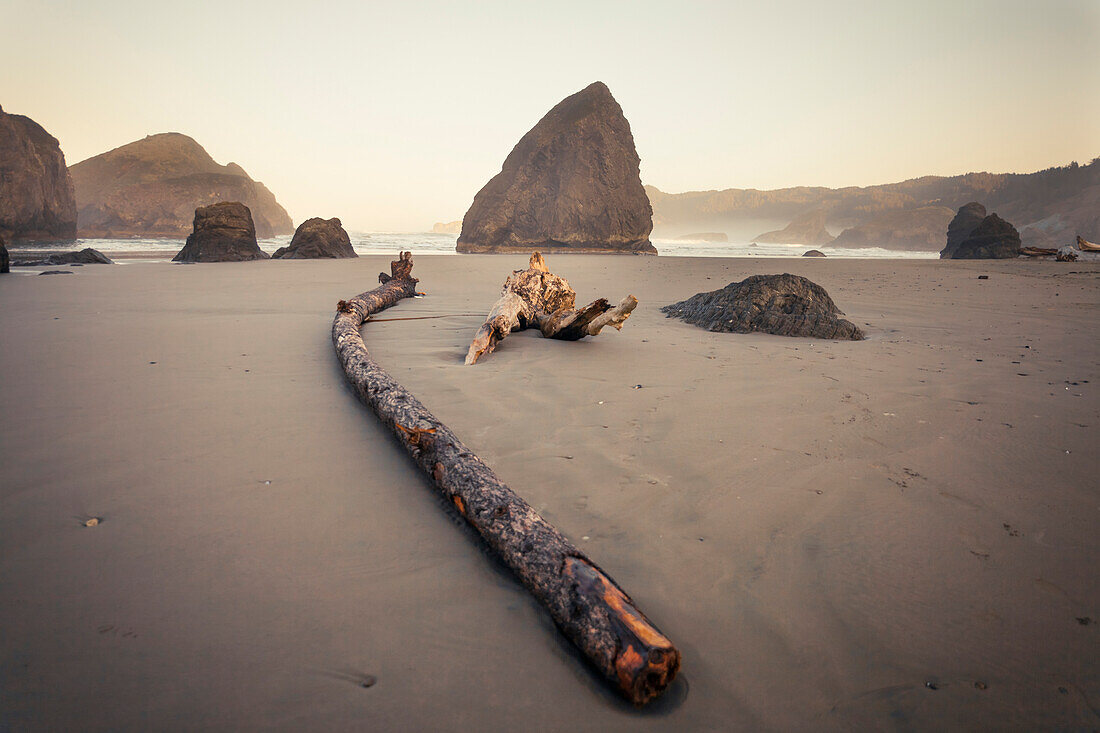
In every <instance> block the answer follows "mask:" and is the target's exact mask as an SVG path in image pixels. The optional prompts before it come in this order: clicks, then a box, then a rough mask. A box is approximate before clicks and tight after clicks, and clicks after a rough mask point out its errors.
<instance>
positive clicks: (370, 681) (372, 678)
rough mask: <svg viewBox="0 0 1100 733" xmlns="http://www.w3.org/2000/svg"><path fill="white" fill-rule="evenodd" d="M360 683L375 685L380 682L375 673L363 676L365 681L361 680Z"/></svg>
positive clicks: (364, 685) (366, 685)
mask: <svg viewBox="0 0 1100 733" xmlns="http://www.w3.org/2000/svg"><path fill="white" fill-rule="evenodd" d="M360 684H361V685H362V686H363V687H374V686H375V685H376V684H378V678H377V677H375V676H374V675H373V674H368V675H366V676H365V677H363V681H362V682H360Z"/></svg>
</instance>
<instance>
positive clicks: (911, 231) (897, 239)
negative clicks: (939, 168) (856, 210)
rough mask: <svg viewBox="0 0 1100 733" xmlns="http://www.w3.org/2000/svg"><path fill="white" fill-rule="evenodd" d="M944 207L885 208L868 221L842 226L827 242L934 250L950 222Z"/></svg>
mask: <svg viewBox="0 0 1100 733" xmlns="http://www.w3.org/2000/svg"><path fill="white" fill-rule="evenodd" d="M951 216H952V211H951V209H949V208H947V207H946V206H919V207H917V208H915V209H900V210H896V211H885V212H883V213H881V214H878V215H877V216H875V217H873V218H871V219H870V220H869V221H867V222H865V223H863V224H860V225H858V226H854V227H852V228H850V229H845V230H844V231H843V232H841V233H840V234H839V235H838V236H837V238H836V239H834V240H833V241H832V242H831V246H833V247H882V248H883V249H892V250H937V249H939V248H940V246H942V244H943V232H944V229H945V228H946V227H947V223H948V222H949V221H951Z"/></svg>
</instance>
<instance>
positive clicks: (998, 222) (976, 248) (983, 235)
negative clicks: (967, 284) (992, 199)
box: [951, 214, 1020, 260]
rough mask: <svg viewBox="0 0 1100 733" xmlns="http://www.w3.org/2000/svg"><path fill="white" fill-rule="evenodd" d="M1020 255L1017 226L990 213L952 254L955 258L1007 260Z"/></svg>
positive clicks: (952, 257)
mask: <svg viewBox="0 0 1100 733" xmlns="http://www.w3.org/2000/svg"><path fill="white" fill-rule="evenodd" d="M1019 256H1020V233H1019V232H1017V231H1016V227H1014V226H1012V225H1011V224H1009V223H1008V222H1007V221H1005V220H1004V219H1002V218H1001V217H999V216H997V215H996V214H990V215H989V216H987V217H985V218H984V219H982V221H981V223H980V224H978V226H976V227H974V229H972V230H971V232H970V235H969V236H967V238H966V239H964V240H963V241H962V242H959V246H958V247H957V248H956V249H955V251H954V252H953V253H952V254H951V259H953V260H990V259H992V260H1005V259H1011V258H1013V257H1019Z"/></svg>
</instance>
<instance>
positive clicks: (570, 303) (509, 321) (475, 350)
mask: <svg viewBox="0 0 1100 733" xmlns="http://www.w3.org/2000/svg"><path fill="white" fill-rule="evenodd" d="M576 298H577V294H576V292H574V290H573V288H572V287H570V285H569V282H568V281H566V280H565V279H564V278H561V277H558V276H557V275H555V274H553V273H552V272H550V268H549V267H547V266H546V260H544V259H543V258H542V255H541V254H539V253H538V252H534V253H533V254H532V255H531V263H530V266H529V267H528V268H527V269H526V270H516V271H515V272H513V273H512V274H511V275H509V276H508V279H507V280H505V281H504V289H503V291H502V293H501V296H500V299H499V300H498V301H497V302H496V303H494V304H493V307H492V308H491V309H490V310H489V315H488V316H486V317H485V323H483V324H481V327H480V328H478V330H477V333H476V334H474V340H473V341H472V342H471V343H470V349H469V351H467V352H466V364H467V365H470V364H476V363H477V360H478V359H480V358H481V355H482V354H487V353H491V352H492V351H493V350H494V349H496V347H497V344H498V343H500V342H501V340H503V339H504V338H505V337H506V336H507V335H508V334H510V333H512V332H513V331H522V330H523V329H525V328H532V327H535V326H537V327H538V328H539V330H540V331H541V332H542V335H543V336H545V337H546V338H552V339H561V340H563V341H576V340H578V339H582V338H584V337H585V336H596V335H598V334H599V333H600V330H601V329H602V328H603V327H604V326H612V327H613V328H615V329H617V330H622V327H623V321H625V320H626V319H627V318H629V317H630V312H631V311H633V310H634V308H635V307H637V305H638V299H637V298H635V297H634V296H633V295H628V296H626V297H625V298H623V300H622V301H621V302H620V303H619V305H617V306H615V307H614V308H612V307H611V304H610V303H608V302H607V300H605V299H604V298H600V299H599V300H594V301H592V302H591V303H589V304H588V305H586V306H584V307H583V308H581V309H579V310H577V309H575V308H574V304H575V303H576Z"/></svg>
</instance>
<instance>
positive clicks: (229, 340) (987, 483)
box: [0, 255, 1100, 731]
mask: <svg viewBox="0 0 1100 733" xmlns="http://www.w3.org/2000/svg"><path fill="white" fill-rule="evenodd" d="M389 259H390V258H388V257H375V256H367V257H361V258H359V259H358V260H355V261H295V262H249V263H228V264H209V265H206V264H200V265H193V266H189V267H182V266H169V265H166V264H163V263H149V262H141V263H135V264H131V265H127V266H121V267H100V268H93V267H85V268H80V269H79V270H78V271H77V272H76V274H75V275H73V276H67V277H65V278H60V277H29V276H20V275H12V276H4V277H3V278H0V338H2V348H0V374H2V375H3V380H2V382H0V629H2V631H0V711H3V713H2V714H3V718H0V728H11V729H15V730H21V729H24V728H26V729H45V728H48V727H56V728H62V729H65V728H68V729H71V728H78V727H79V728H81V729H89V730H102V729H119V728H122V729H150V728H152V729H158V730H174V729H195V728H200V727H208V728H216V729H231V728H273V729H281V730H347V729H373V730H386V729H390V730H395V729H400V730H427V729H431V730H500V729H503V730H515V729H524V728H526V729H549V730H600V731H603V730H638V729H660V730H665V729H676V730H693V729H734V730H738V729H740V730H747V729H761V728H767V729H788V730H790V729H853V728H858V729H864V728H873V729H883V728H886V729H897V728H901V729H908V728H916V729H940V728H946V727H952V728H970V729H973V728H1013V729H1029V728H1037V727H1045V728H1051V727H1057V728H1071V729H1074V728H1083V729H1089V728H1094V727H1096V726H1098V725H1100V627H1098V621H1100V574H1098V573H1097V570H1096V568H1097V567H1098V566H1100V539H1098V538H1100V533H1098V532H1097V518H1098V514H1097V512H1098V507H1100V496H1098V491H1100V490H1098V483H1097V479H1096V477H1097V476H1098V475H1100V459H1098V458H1097V455H1098V454H1097V447H1096V446H1097V426H1098V425H1100V398H1098V396H1097V395H1098V392H1097V386H1098V385H1100V340H1098V338H1097V325H1096V324H1097V319H1098V317H1100V266H1097V265H1095V264H1087V263H1086V264H1082V263H1068V264H1067V263H1053V262H1019V261H1004V262H977V261H975V262H953V261H942V262H941V261H853V260H801V259H799V260H786V261H777V260H763V261H762V260H735V259H690V258H683V259H674V258H660V257H656V258H654V257H646V258H624V257H614V256H607V257H603V256H557V257H551V258H550V266H551V268H552V269H553V270H554V272H556V273H559V274H561V275H562V276H564V277H566V278H567V279H569V280H570V282H571V283H572V284H573V286H574V287H575V288H576V290H577V292H578V299H579V300H582V301H587V300H590V299H592V298H595V297H598V296H606V297H609V298H611V299H612V300H613V301H617V300H618V299H619V298H620V297H621V296H623V295H625V294H626V293H628V292H629V293H633V294H635V295H636V296H637V297H638V298H639V300H640V301H641V305H640V306H639V307H638V309H637V310H636V311H635V313H634V315H633V316H632V317H631V319H630V320H629V321H628V323H627V324H626V326H625V327H624V329H623V331H622V332H621V333H614V332H610V333H605V334H604V335H601V336H600V337H599V338H598V339H587V340H585V341H581V342H575V343H565V342H558V341H548V340H544V339H542V338H541V337H539V336H538V335H537V334H536V333H534V332H530V331H528V332H524V333H520V334H516V335H513V336H512V337H510V338H509V339H508V340H507V341H506V342H504V343H503V344H502V345H501V347H500V349H499V350H498V351H497V352H495V353H494V354H493V355H492V356H491V357H489V358H486V359H485V360H483V361H482V362H481V363H479V364H478V365H477V366H473V367H465V366H463V364H462V360H463V357H464V355H465V351H466V347H467V346H468V344H469V341H470V338H471V337H472V335H473V332H474V330H476V328H477V326H478V324H480V322H481V321H482V319H483V316H484V313H485V311H486V309H487V308H488V306H489V305H490V304H491V303H492V302H493V301H494V300H495V298H496V296H497V294H498V293H499V288H500V283H501V282H502V281H503V279H504V277H505V275H506V274H507V273H508V272H509V271H510V270H511V269H513V268H519V267H522V266H524V265H525V262H526V258H525V257H523V256H521V255H515V256H512V255H499V256H496V255H486V256H480V257H417V258H416V266H415V269H414V274H415V275H416V276H417V277H419V278H420V281H421V287H422V289H423V290H425V291H426V292H427V293H428V296H427V297H425V298H422V299H417V300H407V301H403V302H402V303H401V304H400V305H399V306H397V307H396V308H395V309H393V310H391V311H388V312H387V314H384V315H383V316H381V317H383V318H385V317H399V316H419V315H446V316H448V317H446V318H439V319H430V320H413V321H391V322H379V323H372V324H369V325H368V326H367V327H366V331H365V340H366V343H367V346H368V348H370V349H371V351H372V354H373V355H374V356H375V357H376V358H377V360H378V361H379V362H380V363H381V364H383V365H384V366H385V367H387V369H389V371H390V372H391V373H392V374H393V375H394V376H395V377H396V378H397V379H398V380H399V381H401V382H402V383H403V384H404V385H405V386H407V387H408V388H409V389H410V390H411V391H412V392H414V393H415V394H416V395H417V396H418V397H419V398H420V399H421V401H422V402H424V404H425V405H426V406H428V407H429V408H430V409H431V410H433V412H435V414H436V415H437V416H438V417H439V418H440V419H442V420H443V421H445V422H446V423H447V424H448V425H450V427H451V428H452V429H454V431H455V432H456V433H457V434H458V435H459V436H460V437H461V438H462V439H463V441H464V442H465V443H466V444H467V445H468V446H470V447H471V448H472V449H473V450H476V451H478V453H479V455H480V456H481V457H482V458H483V459H485V460H486V461H487V462H488V463H489V464H490V465H492V466H493V468H494V470H495V471H496V472H497V473H498V474H499V475H500V476H501V478H502V479H504V480H505V481H506V482H508V483H509V484H510V485H511V486H512V488H514V489H515V490H516V491H517V492H519V493H520V494H521V495H523V496H524V497H525V498H526V499H527V500H528V501H530V503H531V504H532V505H533V506H534V507H535V508H536V509H538V510H539V511H540V512H542V513H543V515H544V516H545V517H546V518H547V519H548V520H550V521H551V522H552V523H554V524H555V525H556V526H557V527H558V528H559V529H560V530H562V532H564V533H565V534H566V535H568V536H569V537H570V538H571V539H573V540H574V541H575V542H577V543H578V544H580V545H581V546H582V547H584V548H585V550H586V551H587V552H588V553H589V554H590V555H591V556H592V558H593V559H595V560H596V561H597V562H599V563H600V564H601V565H602V566H603V567H604V568H605V569H606V570H607V571H608V572H609V573H610V574H611V575H613V576H614V577H615V579H616V580H617V581H618V582H619V583H621V584H622V585H623V587H624V588H625V589H626V590H627V591H629V592H630V593H631V594H632V595H633V596H634V597H635V599H636V600H637V601H638V603H639V605H640V606H641V607H642V608H643V609H645V611H646V612H647V613H648V614H649V615H650V616H651V618H652V619H653V620H654V621H655V622H656V623H657V624H658V625H659V626H660V627H661V628H662V630H663V631H664V632H665V633H667V634H668V636H669V637H670V638H672V639H673V640H674V641H675V642H677V643H678V644H679V645H680V648H681V650H682V652H683V654H684V660H683V676H682V680H681V681H680V682H678V683H677V684H676V686H675V687H674V689H672V690H670V691H669V693H668V694H667V695H666V697H665V698H664V699H662V700H661V701H658V702H657V703H655V704H654V705H653V706H652V707H651V708H649V709H647V710H645V711H642V712H636V711H634V710H633V709H632V708H630V707H629V706H628V705H626V704H624V703H622V702H620V701H619V700H618V699H617V698H616V697H615V696H614V694H613V693H611V692H610V691H609V690H608V689H607V688H606V687H605V686H604V685H603V684H602V683H601V682H600V681H599V680H598V679H597V678H595V677H594V676H593V675H592V674H591V673H590V672H589V671H588V670H587V668H586V667H584V666H583V663H582V662H581V660H580V657H579V656H577V655H576V654H575V653H574V652H573V651H572V650H571V648H570V647H569V646H568V643H567V642H565V641H564V640H563V639H562V638H560V637H559V635H558V634H557V632H556V631H555V630H554V629H553V627H552V626H551V625H550V623H549V621H548V620H547V617H546V615H545V614H544V613H543V612H542V611H541V610H540V609H539V608H538V607H537V606H536V605H535V604H534V603H533V602H532V601H530V600H529V598H528V596H527V595H526V593H525V592H524V591H523V590H522V589H521V588H520V587H519V586H518V585H517V584H516V583H515V582H514V581H513V580H512V579H511V578H510V576H508V575H507V574H506V573H505V572H503V571H502V570H500V568H499V567H498V566H496V565H494V564H493V563H492V562H491V561H490V560H489V559H488V558H487V557H486V555H485V554H484V552H483V551H482V549H481V548H480V545H479V544H478V542H477V541H476V538H475V537H473V536H472V535H471V533H470V532H469V531H466V530H464V529H463V528H462V527H461V525H460V524H459V523H458V520H457V519H456V517H455V515H454V514H453V513H447V512H446V511H445V509H444V507H442V506H441V503H440V502H439V501H437V500H436V498H435V497H434V494H433V493H432V492H431V491H430V490H429V487H428V485H427V483H426V481H425V480H424V479H422V478H421V476H420V475H419V474H418V473H417V472H416V471H415V468H414V466H413V464H412V463H411V462H410V461H409V460H408V459H407V458H406V457H405V455H404V454H403V453H402V452H401V451H399V450H398V449H397V448H396V447H395V446H394V444H393V443H392V442H391V438H390V437H389V436H388V434H387V433H385V432H384V431H383V430H382V428H381V427H380V426H379V425H377V424H376V422H375V420H374V418H373V416H372V415H371V414H370V413H369V412H368V411H367V410H366V409H364V408H363V407H361V406H360V405H359V404H358V403H357V402H356V401H355V399H354V397H353V395H352V394H351V393H350V391H349V390H348V389H347V388H346V387H345V386H344V384H343V374H342V372H341V371H340V368H339V365H338V363H337V361H336V359H335V356H334V354H333V350H332V347H331V344H330V343H329V335H328V334H329V331H328V329H329V325H330V322H331V314H332V311H333V308H334V306H335V304H336V301H337V300H338V299H341V298H346V297H349V296H351V295H354V294H356V293H358V292H360V291H362V290H366V289H369V288H370V287H373V284H374V283H375V282H376V274H377V273H378V272H379V271H380V270H382V269H388V266H387V265H388V260H389ZM784 271H786V272H793V273H796V274H800V275H804V276H806V277H809V278H810V279H812V280H814V281H815V282H817V283H819V284H821V285H822V286H824V287H825V288H826V290H828V292H829V294H830V295H831V296H832V297H833V299H834V300H835V301H836V303H837V305H838V306H839V307H840V308H841V309H842V310H843V311H845V313H846V314H847V317H848V318H849V319H851V320H852V321H853V322H855V323H856V324H858V325H860V326H861V327H863V328H864V329H865V330H866V331H867V333H868V336H869V338H868V340H867V341H864V342H821V341H810V340H805V339H793V338H783V337H775V336H766V335H731V334H712V333H708V332H705V331H702V330H700V329H698V328H696V327H694V326H690V325H687V324H684V323H682V322H680V321H676V320H670V319H666V318H665V317H664V316H663V315H661V314H660V313H659V311H658V307H659V306H661V305H665V304H667V303H670V302H673V301H676V300H682V299H683V298H686V297H688V296H690V295H692V294H694V293H696V292H698V291H701V290H712V289H715V288H718V287H721V286H723V285H725V284H727V283H728V282H730V281H732V280H739V279H742V278H743V277H745V276H747V275H750V274H757V273H767V272H784ZM978 274H988V275H989V279H988V280H978V279H977V275H978ZM865 324H866V325H865ZM636 385H641V388H635V387H636ZM93 516H95V517H99V518H100V519H101V523H100V524H99V525H98V526H95V527H84V526H82V524H81V522H82V521H83V520H86V519H87V518H89V517H93ZM1079 619H1081V620H1079ZM1084 619H1088V621H1087V622H1086V621H1083V620H1084ZM368 677H370V678H371V679H370V680H368ZM364 680H366V681H368V682H369V681H374V682H375V684H373V685H371V686H369V687H364V686H363V685H362V682H363V681H364Z"/></svg>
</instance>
